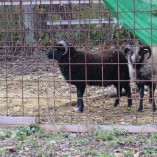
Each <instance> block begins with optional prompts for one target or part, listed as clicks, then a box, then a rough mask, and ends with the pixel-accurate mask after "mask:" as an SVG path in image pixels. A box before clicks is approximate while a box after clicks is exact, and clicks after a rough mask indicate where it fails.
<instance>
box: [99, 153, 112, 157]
mask: <svg viewBox="0 0 157 157" xmlns="http://www.w3.org/2000/svg"><path fill="white" fill-rule="evenodd" d="M98 157H114V155H112V154H111V153H100V154H99V155H98Z"/></svg>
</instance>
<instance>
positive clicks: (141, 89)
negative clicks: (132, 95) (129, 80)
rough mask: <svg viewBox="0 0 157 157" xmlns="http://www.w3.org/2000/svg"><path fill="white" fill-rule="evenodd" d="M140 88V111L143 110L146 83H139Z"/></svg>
mask: <svg viewBox="0 0 157 157" xmlns="http://www.w3.org/2000/svg"><path fill="white" fill-rule="evenodd" d="M137 86H138V89H139V98H140V103H139V108H138V110H137V111H138V112H141V111H142V110H143V97H144V85H137Z"/></svg>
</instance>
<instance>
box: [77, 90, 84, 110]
mask: <svg viewBox="0 0 157 157" xmlns="http://www.w3.org/2000/svg"><path fill="white" fill-rule="evenodd" d="M84 91H85V87H77V107H78V111H80V112H83V109H84V104H83V94H84Z"/></svg>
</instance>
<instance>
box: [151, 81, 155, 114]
mask: <svg viewBox="0 0 157 157" xmlns="http://www.w3.org/2000/svg"><path fill="white" fill-rule="evenodd" d="M155 88H156V85H155V84H153V87H152V84H151V85H150V86H149V102H150V103H152V111H153V112H154V111H156V105H155V100H154V92H155ZM152 89H153V90H152Z"/></svg>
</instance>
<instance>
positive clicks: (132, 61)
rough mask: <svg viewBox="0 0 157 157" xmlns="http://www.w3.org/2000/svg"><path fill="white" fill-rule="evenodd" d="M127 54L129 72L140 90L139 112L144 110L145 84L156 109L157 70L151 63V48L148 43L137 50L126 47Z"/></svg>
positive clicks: (150, 100) (153, 107) (153, 108)
mask: <svg viewBox="0 0 157 157" xmlns="http://www.w3.org/2000/svg"><path fill="white" fill-rule="evenodd" d="M124 51H125V54H126V55H127V57H128V63H129V72H130V77H132V80H134V81H136V84H137V87H138V91H139V98H140V103H139V108H138V112H141V111H142V110H143V97H144V86H145V85H146V86H148V87H149V102H150V103H152V110H153V111H155V110H156V105H155V101H154V92H155V88H156V82H155V81H156V80H157V77H156V76H157V71H156V68H155V67H153V65H152V64H151V63H150V61H151V60H150V57H151V53H152V51H151V48H150V46H147V45H142V46H140V47H139V48H138V50H137V52H136V51H135V52H133V50H132V49H131V48H129V47H127V48H125V50H124Z"/></svg>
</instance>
